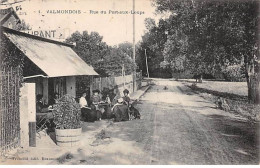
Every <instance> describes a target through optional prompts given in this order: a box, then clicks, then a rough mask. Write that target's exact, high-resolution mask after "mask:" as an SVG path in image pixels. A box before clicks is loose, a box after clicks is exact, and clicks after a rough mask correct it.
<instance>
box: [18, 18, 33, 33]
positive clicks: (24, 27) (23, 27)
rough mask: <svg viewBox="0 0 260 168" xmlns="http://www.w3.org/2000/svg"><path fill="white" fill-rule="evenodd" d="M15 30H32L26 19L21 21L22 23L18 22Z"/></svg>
mask: <svg viewBox="0 0 260 168" xmlns="http://www.w3.org/2000/svg"><path fill="white" fill-rule="evenodd" d="M14 29H15V30H18V31H22V30H30V29H31V26H30V25H29V24H26V23H25V21H24V20H22V21H21V23H20V24H17V25H16V26H15V28H14Z"/></svg>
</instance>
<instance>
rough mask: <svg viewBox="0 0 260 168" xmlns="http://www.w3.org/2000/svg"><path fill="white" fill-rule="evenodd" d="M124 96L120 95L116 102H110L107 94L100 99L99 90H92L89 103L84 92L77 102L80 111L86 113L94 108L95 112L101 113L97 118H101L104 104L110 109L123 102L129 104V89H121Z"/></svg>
mask: <svg viewBox="0 0 260 168" xmlns="http://www.w3.org/2000/svg"><path fill="white" fill-rule="evenodd" d="M123 94H124V96H123V97H120V98H118V99H117V100H116V103H112V102H111V100H110V97H109V95H106V97H105V100H102V95H101V94H100V91H99V90H94V91H93V95H92V97H91V98H90V103H88V102H87V100H86V96H87V94H86V93H83V94H82V96H81V97H80V99H79V104H80V107H81V111H82V113H87V111H88V110H95V111H97V112H101V114H97V115H98V117H97V118H98V120H101V116H102V114H103V113H104V112H105V108H104V104H106V105H107V106H109V107H111V106H113V107H112V110H113V108H114V107H115V106H117V105H119V104H125V105H127V106H129V105H130V100H131V99H130V96H129V90H127V89H125V90H124V91H123Z"/></svg>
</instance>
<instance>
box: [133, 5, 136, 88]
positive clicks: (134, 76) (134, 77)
mask: <svg viewBox="0 0 260 168" xmlns="http://www.w3.org/2000/svg"><path fill="white" fill-rule="evenodd" d="M133 12H135V0H133ZM133 60H134V63H135V14H133ZM135 80H136V69H135V67H134V74H133V92H134V91H135V83H136V81H135Z"/></svg>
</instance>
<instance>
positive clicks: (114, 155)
mask: <svg viewBox="0 0 260 168" xmlns="http://www.w3.org/2000/svg"><path fill="white" fill-rule="evenodd" d="M154 82H155V84H156V85H154V86H152V87H151V89H149V90H148V92H147V93H146V94H145V95H144V96H143V97H142V99H141V101H140V103H139V104H138V105H137V108H138V109H139V110H140V111H141V114H142V119H141V120H135V121H128V122H121V123H115V124H111V125H110V126H109V127H107V128H106V129H105V131H106V134H107V135H108V136H109V137H110V143H106V144H103V145H101V146H99V147H100V151H98V152H97V153H99V154H100V156H99V157H94V156H93V158H95V162H92V163H93V164H259V141H258V140H259V139H258V137H259V135H258V134H257V133H258V131H259V129H258V128H259V124H256V123H254V124H252V123H249V122H248V121H247V120H245V119H243V118H241V117H239V116H234V115H232V114H229V113H227V112H224V111H221V110H217V109H215V108H214V104H212V103H210V102H207V101H206V100H205V99H203V98H201V97H199V96H198V95H196V94H193V93H192V92H191V91H190V90H188V88H186V87H185V86H183V85H182V84H181V83H178V82H176V81H169V80H156V81H154Z"/></svg>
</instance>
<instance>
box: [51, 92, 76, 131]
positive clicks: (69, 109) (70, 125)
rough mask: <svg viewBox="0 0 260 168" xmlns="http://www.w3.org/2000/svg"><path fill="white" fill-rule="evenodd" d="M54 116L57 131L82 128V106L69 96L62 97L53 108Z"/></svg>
mask: <svg viewBox="0 0 260 168" xmlns="http://www.w3.org/2000/svg"><path fill="white" fill-rule="evenodd" d="M53 116H54V123H55V125H56V129H77V128H81V121H80V119H81V110H80V105H79V104H78V103H77V102H76V101H75V99H74V97H73V96H71V95H69V94H66V95H64V96H62V97H61V98H60V99H59V100H58V103H57V104H55V105H54V106H53Z"/></svg>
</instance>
